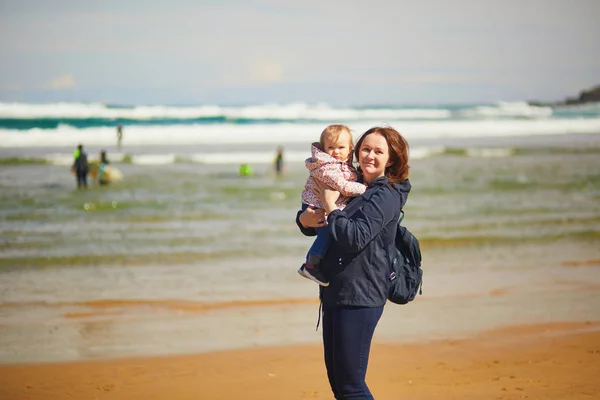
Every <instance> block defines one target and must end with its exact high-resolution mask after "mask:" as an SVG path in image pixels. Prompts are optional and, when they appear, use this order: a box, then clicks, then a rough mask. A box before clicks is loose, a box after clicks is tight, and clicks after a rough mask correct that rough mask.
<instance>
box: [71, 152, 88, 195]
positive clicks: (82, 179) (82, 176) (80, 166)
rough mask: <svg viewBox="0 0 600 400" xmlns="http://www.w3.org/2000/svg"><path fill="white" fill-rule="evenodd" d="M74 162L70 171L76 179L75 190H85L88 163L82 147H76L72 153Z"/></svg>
mask: <svg viewBox="0 0 600 400" xmlns="http://www.w3.org/2000/svg"><path fill="white" fill-rule="evenodd" d="M74 156H75V161H74V162H73V166H72V167H71V171H72V172H73V173H74V174H75V177H76V179H77V189H81V188H84V189H87V175H88V161H87V154H86V153H85V151H83V145H81V144H80V145H79V146H77V150H75V153H74Z"/></svg>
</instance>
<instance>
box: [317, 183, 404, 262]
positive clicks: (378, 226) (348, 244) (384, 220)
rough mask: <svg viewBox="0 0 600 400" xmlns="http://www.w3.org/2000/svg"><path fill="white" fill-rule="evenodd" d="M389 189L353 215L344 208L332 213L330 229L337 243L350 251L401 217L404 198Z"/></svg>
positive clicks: (358, 249)
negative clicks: (401, 203)
mask: <svg viewBox="0 0 600 400" xmlns="http://www.w3.org/2000/svg"><path fill="white" fill-rule="evenodd" d="M397 197H398V196H394V195H393V194H392V192H391V191H390V190H388V189H387V188H380V189H378V190H377V191H376V192H375V193H373V195H372V196H371V197H370V198H369V200H367V201H366V202H365V203H364V204H363V205H362V206H361V208H360V209H359V210H357V211H356V212H354V213H353V214H352V216H351V217H350V218H349V217H348V215H347V214H346V213H345V211H343V210H336V211H332V212H331V213H330V214H329V216H328V222H329V229H330V232H331V234H332V235H333V239H334V240H335V241H336V242H337V244H338V245H339V246H340V247H341V248H342V249H344V250H345V251H347V252H349V253H356V252H359V251H360V250H362V249H363V248H364V247H365V246H367V245H368V244H369V243H370V242H371V240H373V238H375V237H376V236H377V235H378V234H379V233H380V232H381V231H382V230H383V229H384V228H385V227H386V226H387V224H389V223H390V221H392V220H394V219H397V217H398V210H399V208H400V199H399V198H397Z"/></svg>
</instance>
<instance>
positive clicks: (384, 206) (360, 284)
mask: <svg viewBox="0 0 600 400" xmlns="http://www.w3.org/2000/svg"><path fill="white" fill-rule="evenodd" d="M355 156H356V157H357V159H358V164H359V169H358V172H359V179H360V180H362V182H364V183H365V184H366V185H367V190H366V191H365V193H363V194H362V195H361V196H359V197H356V198H355V199H353V200H351V201H350V202H349V204H348V205H347V206H346V208H345V209H343V210H340V209H338V206H337V203H336V202H337V200H338V198H339V197H340V193H339V192H338V191H335V190H332V189H329V188H327V187H326V186H325V185H323V184H317V185H316V189H315V190H316V192H317V197H318V198H319V201H320V203H321V205H322V207H323V208H322V209H314V208H312V207H306V208H303V210H300V211H298V213H297V215H296V224H297V225H298V227H299V228H300V231H301V232H302V233H303V234H304V235H307V236H311V235H312V236H314V235H316V229H318V228H320V227H323V226H325V224H328V226H329V229H330V232H331V244H330V247H329V250H328V251H327V253H326V254H325V257H324V258H323V260H322V262H321V266H322V270H323V272H324V274H325V275H326V278H327V279H328V280H329V283H330V284H329V286H327V287H320V299H321V302H322V306H323V311H322V317H323V328H322V329H323V349H324V358H325V367H326V370H327V377H328V379H329V384H330V386H331V390H332V391H333V394H334V396H335V398H336V399H337V400H342V399H344V400H347V399H373V395H372V394H371V392H370V391H369V388H368V386H367V384H366V381H365V377H366V373H367V365H368V361H369V351H370V348H371V340H372V338H373V333H374V331H375V327H376V326H377V323H378V322H379V319H380V317H381V315H382V313H383V307H384V305H385V303H386V300H387V294H388V291H389V287H390V282H389V272H390V260H388V257H387V253H388V252H389V250H390V249H391V248H392V247H393V246H394V238H395V235H396V229H397V225H398V218H399V217H400V211H401V210H402V207H403V206H404V204H405V203H406V200H407V197H408V193H409V192H410V189H411V184H410V182H409V180H408V171H409V165H408V143H407V142H406V140H405V139H404V138H403V137H402V135H400V133H399V132H398V131H396V130H395V129H393V128H391V127H374V128H371V129H369V130H368V131H366V132H365V133H364V134H363V135H362V136H361V138H360V139H359V140H358V143H357V144H356V149H355Z"/></svg>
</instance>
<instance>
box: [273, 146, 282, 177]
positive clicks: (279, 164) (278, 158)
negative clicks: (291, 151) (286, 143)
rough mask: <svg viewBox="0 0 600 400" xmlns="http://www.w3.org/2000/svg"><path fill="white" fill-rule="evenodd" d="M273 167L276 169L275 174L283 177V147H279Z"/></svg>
mask: <svg viewBox="0 0 600 400" xmlns="http://www.w3.org/2000/svg"><path fill="white" fill-rule="evenodd" d="M273 166H274V168H275V174H277V176H281V175H283V147H282V146H279V147H278V148H277V154H276V155H275V161H274V162H273Z"/></svg>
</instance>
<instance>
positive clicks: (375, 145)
mask: <svg viewBox="0 0 600 400" xmlns="http://www.w3.org/2000/svg"><path fill="white" fill-rule="evenodd" d="M358 164H359V165H360V169H362V172H363V176H364V178H365V183H370V182H371V181H372V180H373V179H377V178H379V177H381V176H383V175H384V174H385V168H386V167H389V166H390V165H391V164H392V163H391V162H390V149H389V146H388V144H387V141H386V140H385V138H384V137H383V136H381V135H380V134H378V133H371V134H370V135H368V136H366V137H365V138H364V139H363V141H362V143H361V145H360V151H359V153H358Z"/></svg>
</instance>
